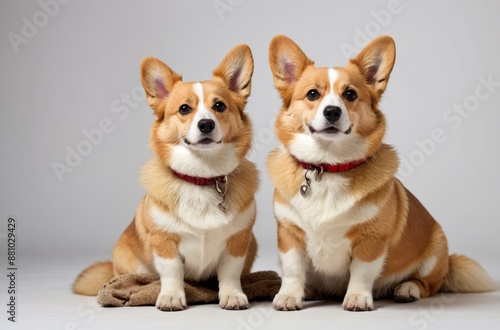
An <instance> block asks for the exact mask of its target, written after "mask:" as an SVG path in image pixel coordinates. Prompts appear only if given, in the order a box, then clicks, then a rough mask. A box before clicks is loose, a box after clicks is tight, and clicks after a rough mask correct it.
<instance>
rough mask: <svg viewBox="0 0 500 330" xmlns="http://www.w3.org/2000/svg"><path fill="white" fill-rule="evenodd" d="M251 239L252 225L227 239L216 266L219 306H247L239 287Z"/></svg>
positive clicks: (237, 307)
mask: <svg viewBox="0 0 500 330" xmlns="http://www.w3.org/2000/svg"><path fill="white" fill-rule="evenodd" d="M252 224H253V222H252ZM251 239H252V226H250V227H248V228H247V229H244V230H242V231H240V232H238V233H236V234H234V235H233V236H231V237H230V238H229V240H228V241H227V244H226V248H225V250H224V252H223V254H222V256H221V259H220V261H219V267H218V268H217V276H218V279H219V305H220V307H221V308H224V309H246V308H248V299H247V296H246V295H245V293H243V290H242V289H241V273H242V271H243V267H244V265H245V258H246V255H247V251H248V247H249V245H250V240H251Z"/></svg>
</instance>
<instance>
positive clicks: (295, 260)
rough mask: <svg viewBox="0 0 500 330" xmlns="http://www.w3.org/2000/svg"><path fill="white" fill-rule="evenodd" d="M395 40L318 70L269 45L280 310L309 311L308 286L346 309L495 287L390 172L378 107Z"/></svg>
mask: <svg viewBox="0 0 500 330" xmlns="http://www.w3.org/2000/svg"><path fill="white" fill-rule="evenodd" d="M395 54H396V51H395V46H394V41H393V40H392V38H390V37H388V36H382V37H379V38H377V39H376V40H374V41H373V42H371V43H370V44H369V45H367V46H366V47H365V48H364V49H363V50H362V51H361V53H360V54H359V55H358V56H357V57H356V58H355V59H353V60H351V61H350V62H349V63H348V64H347V66H345V67H334V68H324V67H316V66H315V65H314V62H313V61H311V60H310V59H309V58H308V57H307V56H306V55H305V54H304V52H303V51H302V50H301V49H300V48H299V46H297V45H296V44H295V43H294V42H293V41H292V40H291V39H289V38H287V37H285V36H281V35H279V36H276V37H274V39H273V40H272V41H271V44H270V47H269V61H270V66H271V70H272V73H273V77H274V83H275V86H276V88H277V90H278V92H279V93H280V95H281V99H282V102H283V107H282V109H281V111H280V113H279V114H278V118H277V120H276V133H277V135H278V138H279V140H280V142H281V144H282V145H281V146H280V147H279V148H277V149H275V150H274V151H272V152H271V154H270V155H269V158H268V163H267V165H268V171H269V174H270V177H271V180H272V182H273V183H274V185H275V193H274V214H275V217H276V219H277V221H278V247H279V254H280V259H281V263H282V269H283V281H282V285H281V288H280V291H279V292H278V294H277V295H276V296H275V298H274V301H273V306H274V308H275V309H277V310H296V309H300V308H302V306H303V304H302V300H303V299H304V292H305V288H306V286H310V287H311V288H313V289H314V290H315V292H319V293H320V294H322V295H325V296H329V295H333V296H339V295H340V296H344V301H343V307H344V309H346V310H350V311H366V310H372V309H373V308H374V307H373V296H374V295H375V296H386V295H388V294H392V295H393V296H394V299H395V300H396V301H397V302H411V301H415V300H417V299H419V298H424V297H428V296H430V295H432V294H434V293H436V292H438V291H440V290H445V291H451V292H482V291H490V290H493V289H494V288H495V285H494V283H493V281H492V280H491V279H490V278H489V277H488V275H487V274H486V272H485V271H484V270H483V269H482V268H481V266H479V264H477V263H476V262H475V261H474V260H472V259H469V258H467V257H464V256H459V255H451V256H449V255H448V246H447V241H446V237H445V235H444V233H443V231H442V229H441V227H440V226H439V224H438V223H437V222H436V221H435V220H434V219H433V218H432V216H431V215H430V214H429V213H428V212H427V211H426V209H425V208H424V207H423V206H422V205H421V204H420V202H419V201H418V200H417V199H416V198H415V197H414V196H413V195H412V194H411V193H410V192H409V191H408V190H406V189H405V188H404V187H403V185H402V184H401V182H400V181H398V180H397V179H396V178H395V177H394V175H395V173H396V171H397V168H398V164H399V161H398V158H397V155H396V152H395V151H394V149H393V148H392V147H391V146H389V145H386V144H384V143H382V139H383V137H384V134H385V130H386V124H385V117H384V115H383V114H382V112H381V110H380V108H379V105H378V104H379V101H380V98H381V96H382V94H383V93H384V91H385V89H386V86H387V82H388V80H389V76H390V73H391V71H392V68H393V65H394V60H395Z"/></svg>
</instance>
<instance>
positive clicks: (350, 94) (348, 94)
mask: <svg viewBox="0 0 500 330" xmlns="http://www.w3.org/2000/svg"><path fill="white" fill-rule="evenodd" d="M342 96H343V97H344V98H345V99H346V100H347V101H349V102H352V101H354V100H355V99H357V98H358V94H357V93H356V91H355V90H353V89H346V90H345V92H344V93H343V94H342Z"/></svg>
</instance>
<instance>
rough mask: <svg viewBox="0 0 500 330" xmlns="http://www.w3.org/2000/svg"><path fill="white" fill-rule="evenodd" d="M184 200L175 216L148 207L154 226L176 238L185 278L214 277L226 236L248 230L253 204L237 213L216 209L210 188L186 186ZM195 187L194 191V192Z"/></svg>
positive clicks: (179, 204) (217, 200)
mask: <svg viewBox="0 0 500 330" xmlns="http://www.w3.org/2000/svg"><path fill="white" fill-rule="evenodd" d="M189 185H190V186H191V187H189V186H188V188H186V189H188V190H190V191H186V192H184V193H186V194H187V193H189V195H184V198H181V200H179V201H178V203H177V208H176V210H175V213H167V212H164V211H162V210H160V209H158V208H157V207H154V206H153V207H152V208H151V215H152V217H153V221H154V222H155V224H156V225H157V226H158V227H159V228H161V229H163V230H165V231H168V232H171V233H176V234H177V235H179V236H180V238H181V241H180V245H179V254H180V256H181V258H182V260H183V262H184V274H185V278H186V279H192V280H200V279H205V278H207V277H209V276H212V275H214V274H215V271H216V267H217V265H218V263H219V260H220V257H221V256H222V254H223V253H224V251H225V247H226V243H227V240H228V239H229V237H231V236H232V235H234V234H236V233H237V232H239V231H241V230H243V229H245V228H248V226H249V225H250V223H251V222H252V221H253V219H254V217H255V202H253V203H252V204H251V205H250V206H249V207H248V208H247V209H246V210H243V211H242V212H237V211H236V210H235V209H234V208H231V207H230V206H229V208H228V209H227V210H226V211H225V212H223V211H221V210H220V208H219V207H218V205H217V204H218V202H219V198H218V196H217V194H214V193H213V191H211V190H210V189H203V188H212V187H197V186H194V187H193V185H192V184H189ZM195 188H198V189H195Z"/></svg>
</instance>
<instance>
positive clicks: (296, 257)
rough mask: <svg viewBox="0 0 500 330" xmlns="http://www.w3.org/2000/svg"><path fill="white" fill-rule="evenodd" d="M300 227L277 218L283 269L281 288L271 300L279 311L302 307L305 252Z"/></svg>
mask: <svg viewBox="0 0 500 330" xmlns="http://www.w3.org/2000/svg"><path fill="white" fill-rule="evenodd" d="M304 237H305V234H304V231H303V230H302V229H300V228H299V227H298V226H296V225H294V224H292V223H291V222H288V221H283V220H278V248H279V255H280V260H281V267H282V269H283V276H282V282H281V288H280V290H279V292H278V293H277V294H276V296H275V297H274V300H273V307H274V309H276V310H280V311H292V310H298V309H302V300H303V299H304V290H305V282H306V271H307V254H306V246H305V240H304Z"/></svg>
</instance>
